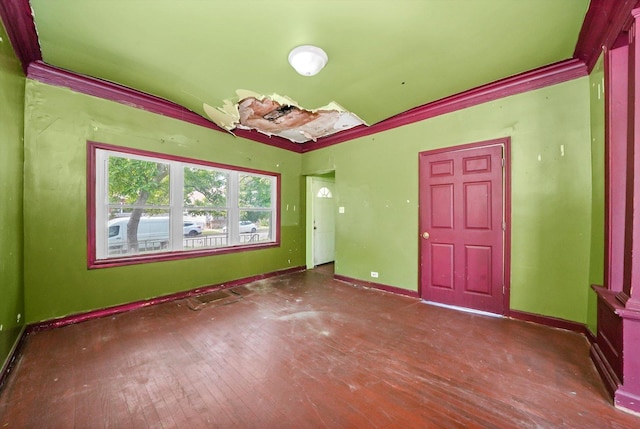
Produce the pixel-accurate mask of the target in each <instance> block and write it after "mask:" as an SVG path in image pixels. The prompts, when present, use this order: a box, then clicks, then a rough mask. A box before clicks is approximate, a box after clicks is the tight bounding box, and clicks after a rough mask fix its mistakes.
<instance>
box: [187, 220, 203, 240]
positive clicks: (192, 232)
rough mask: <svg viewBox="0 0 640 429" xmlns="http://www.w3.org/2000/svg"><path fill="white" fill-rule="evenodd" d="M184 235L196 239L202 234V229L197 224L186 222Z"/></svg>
mask: <svg viewBox="0 0 640 429" xmlns="http://www.w3.org/2000/svg"><path fill="white" fill-rule="evenodd" d="M183 225H184V235H188V236H189V237H195V236H196V235H200V234H202V227H201V226H200V225H198V224H197V223H195V222H184V224H183Z"/></svg>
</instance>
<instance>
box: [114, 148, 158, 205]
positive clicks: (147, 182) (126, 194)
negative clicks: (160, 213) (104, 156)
mask: <svg viewBox="0 0 640 429" xmlns="http://www.w3.org/2000/svg"><path fill="white" fill-rule="evenodd" d="M108 170H109V172H108V181H109V188H108V202H109V204H110V205H114V204H119V205H121V206H127V205H128V206H145V205H160V206H168V205H169V164H166V163H161V162H155V161H143V160H140V159H130V158H120V157H116V156H110V157H109V167H108Z"/></svg>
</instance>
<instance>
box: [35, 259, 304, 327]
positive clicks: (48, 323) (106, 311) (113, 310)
mask: <svg viewBox="0 0 640 429" xmlns="http://www.w3.org/2000/svg"><path fill="white" fill-rule="evenodd" d="M305 269H306V268H305V267H304V266H299V267H293V268H287V269H285V270H280V271H273V272H270V273H265V274H259V275H256V276H251V277H245V278H242V279H237V280H232V281H229V282H224V283H220V284H216V285H210V286H203V287H199V288H196V289H191V290H188V291H182V292H177V293H173V294H170V295H163V296H160V297H157V298H151V299H145V300H141V301H135V302H130V303H127V304H121V305H116V306H113V307H107V308H103V309H99V310H93V311H88V312H85V313H77V314H72V315H69V316H64V317H60V318H57V319H51V320H44V321H42V322H36V323H33V324H30V325H28V326H27V329H26V333H27V334H29V333H31V332H38V331H46V330H49V329H55V328H60V327H63V326H67V325H73V324H75V323H80V322H84V321H87V320H92V319H98V318H101V317H106V316H112V315H114V314H119V313H124V312H126V311H131V310H135V309H138V308H143V307H148V306H150V305H157V304H162V303H164V302H170V301H176V300H179V299H184V298H189V297H192V296H196V295H201V294H203V293H208V292H213V291H217V290H222V289H229V288H232V287H236V286H240V285H243V284H247V283H251V282H254V281H257V280H262V279H266V278H269V277H275V276H281V275H283V274H289V273H295V272H298V271H303V270H305Z"/></svg>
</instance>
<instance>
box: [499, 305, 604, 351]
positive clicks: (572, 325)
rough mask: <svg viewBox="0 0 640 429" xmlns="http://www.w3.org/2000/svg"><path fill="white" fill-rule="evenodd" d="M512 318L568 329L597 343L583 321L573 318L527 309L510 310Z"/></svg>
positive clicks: (592, 342)
mask: <svg viewBox="0 0 640 429" xmlns="http://www.w3.org/2000/svg"><path fill="white" fill-rule="evenodd" d="M508 316H509V317H510V318H512V319H517V320H523V321H525V322H535V323H537V324H539V325H545V326H549V327H551V328H558V329H565V330H567V331H572V332H576V333H578V334H582V335H584V336H585V337H586V338H587V340H588V341H589V342H590V343H591V344H594V343H595V340H596V339H595V336H594V335H593V333H592V332H591V331H590V330H589V328H587V325H585V324H583V323H578V322H573V321H571V320H565V319H558V318H556V317H551V316H543V315H540V314H534V313H527V312H525V311H518V310H510V311H509V315H508Z"/></svg>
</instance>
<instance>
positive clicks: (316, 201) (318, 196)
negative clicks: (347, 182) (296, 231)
mask: <svg viewBox="0 0 640 429" xmlns="http://www.w3.org/2000/svg"><path fill="white" fill-rule="evenodd" d="M311 189H312V192H313V264H314V266H315V265H321V264H325V263H327V262H331V261H333V260H334V259H335V203H334V201H335V200H334V196H333V194H334V181H333V180H330V179H318V178H313V182H312V186H311Z"/></svg>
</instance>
